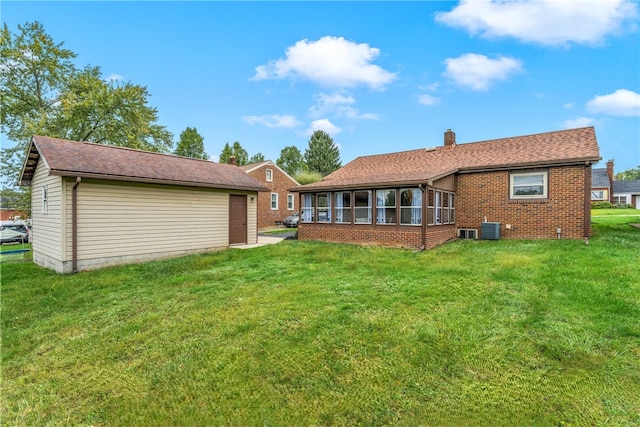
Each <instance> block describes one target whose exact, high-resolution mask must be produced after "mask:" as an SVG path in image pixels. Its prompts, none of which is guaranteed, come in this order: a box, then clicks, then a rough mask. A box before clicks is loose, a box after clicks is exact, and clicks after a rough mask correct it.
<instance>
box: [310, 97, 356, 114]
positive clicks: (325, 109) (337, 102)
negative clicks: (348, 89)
mask: <svg viewBox="0 0 640 427" xmlns="http://www.w3.org/2000/svg"><path fill="white" fill-rule="evenodd" d="M315 98H316V100H317V102H316V104H315V105H312V106H311V108H309V114H311V115H312V116H314V117H318V116H323V115H326V114H327V113H330V112H333V111H335V110H336V109H337V108H339V107H340V106H342V105H351V104H355V102H356V100H355V99H354V98H353V97H352V96H346V95H343V94H340V93H333V94H326V93H319V94H317V95H315Z"/></svg>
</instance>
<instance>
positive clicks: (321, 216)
mask: <svg viewBox="0 0 640 427" xmlns="http://www.w3.org/2000/svg"><path fill="white" fill-rule="evenodd" d="M321 197H322V198H323V199H324V200H325V201H326V204H325V205H320V198H321ZM316 198H317V199H316V222H320V223H324V224H330V223H331V193H327V192H322V193H317V194H316Z"/></svg>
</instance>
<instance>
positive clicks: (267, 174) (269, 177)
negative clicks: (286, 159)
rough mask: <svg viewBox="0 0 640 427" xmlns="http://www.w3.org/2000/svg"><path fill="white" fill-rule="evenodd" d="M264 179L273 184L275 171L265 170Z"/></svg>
mask: <svg viewBox="0 0 640 427" xmlns="http://www.w3.org/2000/svg"><path fill="white" fill-rule="evenodd" d="M264 178H265V179H266V180H267V182H273V169H265V171H264Z"/></svg>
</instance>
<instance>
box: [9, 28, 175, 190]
mask: <svg viewBox="0 0 640 427" xmlns="http://www.w3.org/2000/svg"><path fill="white" fill-rule="evenodd" d="M18 29H19V33H18V34H16V35H13V34H12V33H11V32H10V31H9V29H8V27H7V26H6V25H4V27H3V29H2V31H1V32H0V54H1V57H2V66H0V95H1V105H0V111H1V112H2V113H1V115H0V118H1V122H0V130H1V131H2V133H3V134H4V135H6V136H7V138H8V140H10V141H11V142H12V143H13V144H14V145H13V146H12V147H3V149H2V152H1V155H0V161H1V163H2V168H3V179H4V184H5V185H10V186H13V185H15V184H16V183H17V179H18V176H19V174H20V170H21V166H22V162H23V160H24V155H25V152H26V149H27V147H28V144H29V141H30V139H31V136H32V135H34V134H40V135H46V136H51V137H58V138H67V139H73V140H80V141H89V142H96V143H102V144H111V145H118V146H124V147H132V148H139V149H145V150H151V151H160V152H169V151H170V149H171V147H172V146H173V141H172V139H173V137H172V135H171V133H170V132H168V131H167V130H166V129H165V128H164V127H163V126H160V125H158V124H157V123H156V121H157V110H156V109H155V108H152V107H149V106H148V105H147V98H148V96H149V94H148V92H147V90H146V88H144V87H141V86H137V85H134V84H131V83H118V82H115V81H111V82H107V81H105V80H104V79H102V78H101V73H100V68H99V67H86V68H84V69H82V70H78V69H76V68H75V67H74V65H73V63H72V62H71V59H72V58H74V57H75V56H76V54H75V53H73V52H72V51H70V50H68V49H64V48H63V47H62V43H59V44H56V43H54V42H53V40H52V39H51V37H50V36H49V35H48V34H46V33H45V31H44V27H43V26H42V25H41V24H40V23H38V22H33V23H27V24H25V25H24V26H18Z"/></svg>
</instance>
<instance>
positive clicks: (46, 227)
mask: <svg viewBox="0 0 640 427" xmlns="http://www.w3.org/2000/svg"><path fill="white" fill-rule="evenodd" d="M44 186H46V187H47V194H48V209H47V213H43V212H42V192H43V187H44ZM31 187H32V189H31V219H32V225H33V228H32V231H31V241H32V242H33V247H32V248H33V251H34V252H39V253H42V254H45V255H46V256H48V257H51V258H53V259H55V260H62V227H63V225H62V200H63V198H62V191H63V185H62V178H60V177H59V176H54V175H49V170H48V169H47V167H46V166H45V165H44V163H43V162H42V161H39V162H38V165H37V166H36V171H35V173H34V176H33V180H32V183H31Z"/></svg>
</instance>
